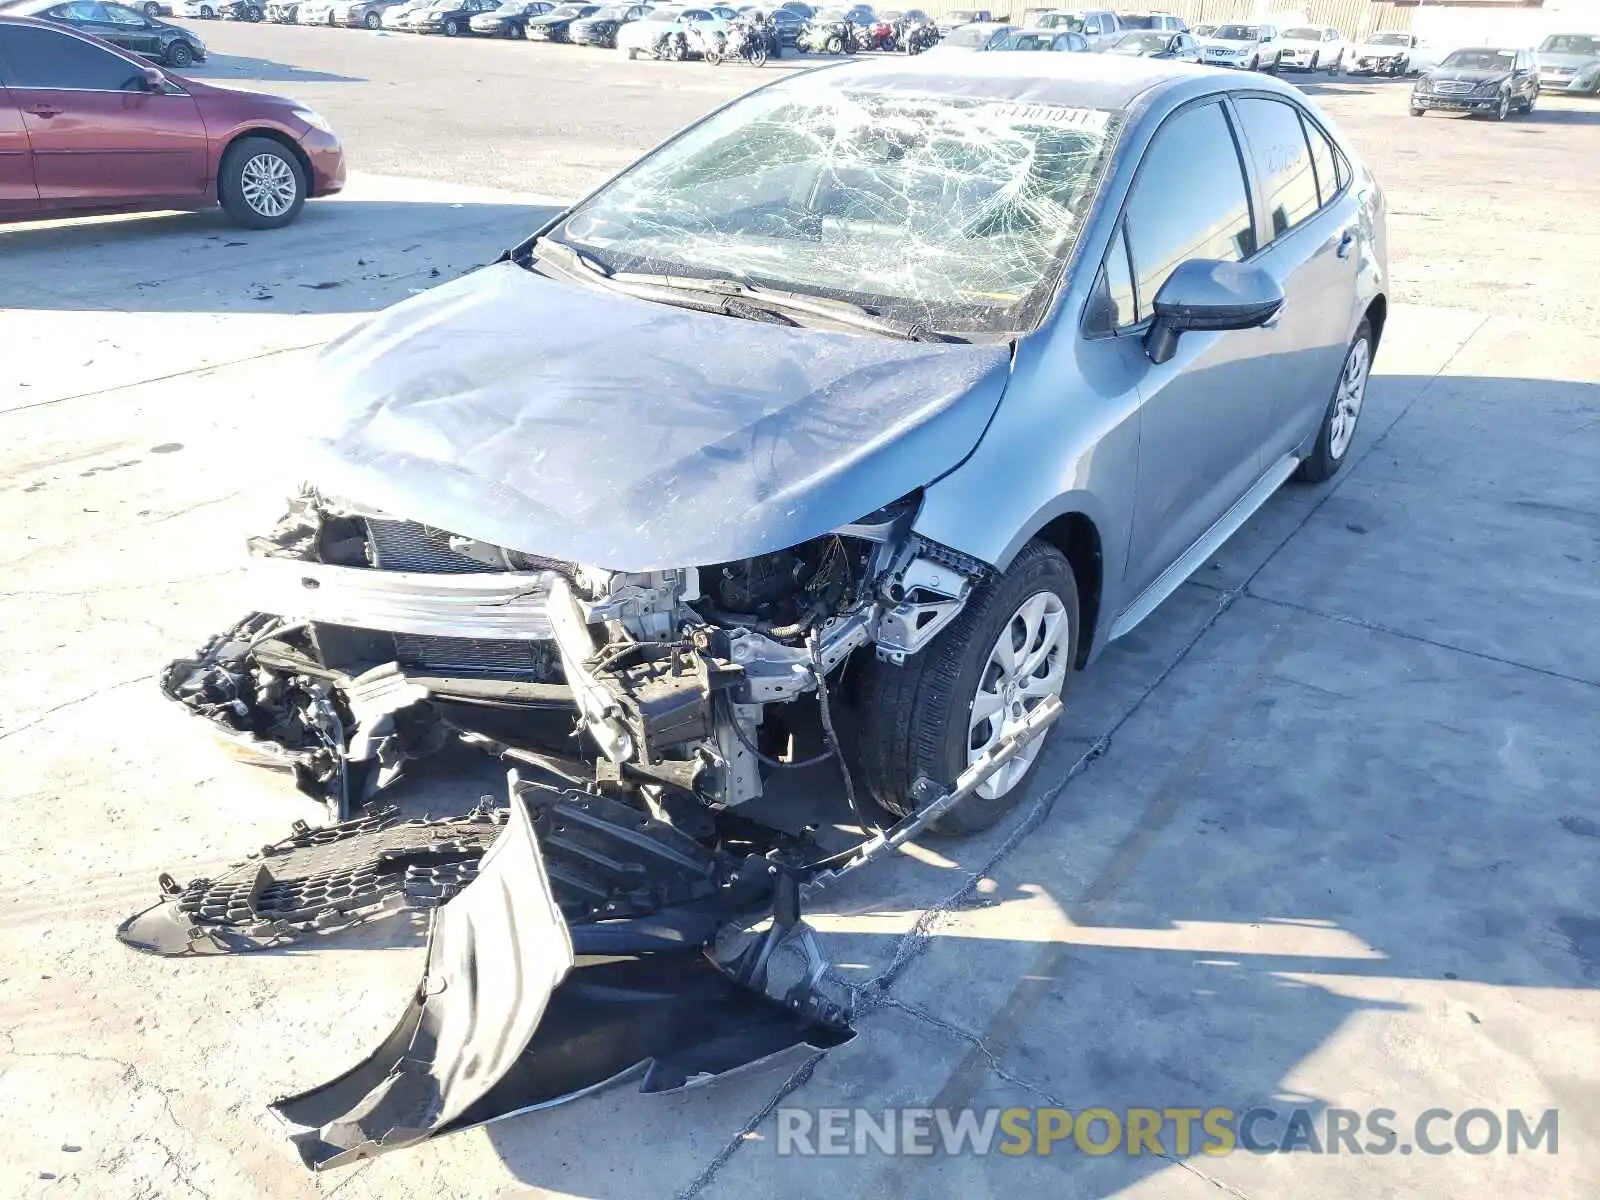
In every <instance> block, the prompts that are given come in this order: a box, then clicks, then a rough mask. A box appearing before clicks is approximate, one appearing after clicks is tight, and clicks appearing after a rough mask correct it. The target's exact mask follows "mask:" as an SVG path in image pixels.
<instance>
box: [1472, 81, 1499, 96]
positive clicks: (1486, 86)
mask: <svg viewBox="0 0 1600 1200" xmlns="http://www.w3.org/2000/svg"><path fill="white" fill-rule="evenodd" d="M1505 85H1506V81H1505V80H1504V79H1491V80H1490V81H1489V82H1488V83H1480V84H1479V85H1478V86H1477V87H1475V88H1473V89H1472V94H1473V95H1474V96H1493V95H1494V94H1495V93H1496V92H1498V91H1499V90H1500V89H1501V88H1503V87H1505Z"/></svg>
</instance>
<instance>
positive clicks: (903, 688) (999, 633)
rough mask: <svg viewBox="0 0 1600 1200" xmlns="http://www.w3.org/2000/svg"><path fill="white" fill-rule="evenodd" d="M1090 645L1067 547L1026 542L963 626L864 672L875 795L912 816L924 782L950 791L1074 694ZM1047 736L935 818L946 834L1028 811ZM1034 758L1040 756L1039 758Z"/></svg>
mask: <svg viewBox="0 0 1600 1200" xmlns="http://www.w3.org/2000/svg"><path fill="white" fill-rule="evenodd" d="M1079 640H1080V636H1079V627H1078V586H1077V581H1076V579H1075V578H1074V577H1073V574H1072V564H1070V563H1069V562H1068V561H1067V560H1066V557H1065V556H1064V555H1062V553H1061V552H1060V551H1059V550H1056V549H1055V548H1054V547H1052V546H1048V545H1046V544H1045V543H1043V542H1030V543H1028V545H1027V546H1025V547H1023V549H1022V552H1021V553H1020V554H1018V555H1017V557H1016V559H1015V561H1013V562H1012V564H1011V566H1010V567H1008V568H1007V569H1006V571H1005V572H1004V574H1001V575H998V576H995V577H992V578H990V579H989V580H987V581H985V582H984V583H982V584H980V585H979V586H978V587H977V589H976V590H975V591H974V592H973V594H972V596H971V597H970V598H969V599H968V601H967V606H966V608H965V609H963V610H962V612H961V615H960V616H959V617H957V618H956V620H955V622H954V623H953V624H952V625H951V626H950V627H949V628H948V629H946V630H944V631H943V632H942V633H940V634H939V635H938V636H937V637H936V638H934V640H933V642H932V643H931V644H930V645H928V646H926V647H925V648H924V649H923V650H922V652H921V653H920V654H917V655H914V656H912V657H911V658H908V659H907V660H906V661H905V663H904V664H903V665H901V666H898V667H897V666H894V665H893V664H891V663H884V662H879V661H877V660H873V661H871V662H869V663H868V664H867V666H866V668H865V670H864V671H863V672H862V676H861V694H860V713H859V733H860V737H859V748H858V755H857V757H858V766H859V768H860V772H861V775H862V778H863V779H864V780H865V782H866V784H867V786H868V787H869V788H870V789H871V790H872V794H873V795H874V796H875V797H876V798H877V800H878V803H880V804H882V805H883V806H884V807H885V808H886V809H888V810H889V811H890V812H893V813H897V814H899V815H902V816H905V815H909V814H910V813H912V812H914V811H915V810H916V808H917V801H916V800H915V799H914V798H913V794H912V788H913V786H914V785H915V783H916V782H917V780H918V779H919V778H921V777H923V776H926V777H927V778H929V779H931V780H932V781H933V782H934V783H936V784H938V785H940V786H941V787H949V786H950V784H951V783H952V782H953V781H954V780H955V778H956V776H957V775H959V774H960V773H961V772H962V771H964V770H965V769H966V768H967V765H968V763H969V762H970V761H971V760H972V758H974V757H975V756H976V755H977V753H978V752H979V751H980V750H981V749H982V748H983V747H984V746H986V745H990V744H992V743H993V742H994V741H995V739H996V738H998V737H999V735H1000V734H1001V732H1002V731H1003V730H1005V729H1006V728H1010V727H1014V723H1015V721H1016V720H1017V719H1019V718H1020V717H1021V716H1022V715H1023V714H1025V713H1026V712H1027V711H1029V710H1030V709H1032V708H1034V707H1036V706H1037V705H1038V704H1040V703H1042V702H1043V701H1044V699H1045V697H1047V696H1051V695H1054V696H1059V695H1060V694H1061V693H1062V691H1063V690H1064V689H1065V687H1066V684H1067V681H1068V679H1069V678H1070V675H1071V672H1072V671H1073V669H1074V664H1075V661H1076V656H1077V651H1078V643H1079ZM1043 740H1044V739H1042V738H1041V739H1038V740H1036V741H1034V742H1033V743H1031V744H1030V746H1029V747H1028V748H1027V751H1025V752H1024V754H1022V755H1019V756H1018V757H1017V758H1014V759H1013V760H1012V761H1011V762H1010V763H1008V764H1007V765H1006V766H1004V767H1002V768H1001V769H1000V771H999V772H998V773H997V774H995V775H993V776H991V777H990V778H989V780H988V781H987V783H985V785H984V787H983V788H982V789H980V790H979V791H978V792H977V793H975V794H974V795H972V796H970V797H968V798H967V799H966V800H964V801H962V802H961V803H960V804H958V805H957V806H956V807H955V808H954V809H952V810H951V811H950V812H949V813H947V814H946V815H945V816H943V817H941V818H940V819H939V820H938V821H937V822H935V823H934V825H933V826H932V828H933V829H934V830H935V831H936V832H938V833H945V834H962V833H974V832H976V831H978V830H980V829H987V828H988V827H989V826H991V825H993V824H995V823H996V822H997V821H999V820H1000V819H1001V818H1003V817H1004V816H1005V815H1006V814H1007V813H1008V812H1010V811H1011V810H1012V809H1013V808H1015V807H1016V805H1017V803H1018V801H1020V800H1021V799H1022V796H1023V793H1024V792H1025V791H1026V790H1027V785H1028V782H1029V780H1030V779H1032V777H1033V773H1034V771H1035V770H1037V769H1038V765H1039V762H1040V759H1041V755H1040V749H1041V745H1042V742H1043ZM1028 751H1031V753H1029V752H1028Z"/></svg>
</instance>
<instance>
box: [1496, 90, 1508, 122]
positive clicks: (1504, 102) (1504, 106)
mask: <svg viewBox="0 0 1600 1200" xmlns="http://www.w3.org/2000/svg"><path fill="white" fill-rule="evenodd" d="M1510 115H1511V93H1510V92H1507V93H1505V94H1504V95H1503V96H1501V97H1500V104H1499V106H1498V107H1497V108H1496V109H1495V110H1494V119H1495V120H1496V121H1504V120H1505V119H1506V118H1507V117H1509V116H1510Z"/></svg>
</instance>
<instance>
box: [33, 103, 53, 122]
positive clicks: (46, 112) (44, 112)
mask: <svg viewBox="0 0 1600 1200" xmlns="http://www.w3.org/2000/svg"><path fill="white" fill-rule="evenodd" d="M28 111H29V112H30V113H32V114H33V115H34V116H36V117H43V118H44V119H45V120H47V121H48V120H49V119H50V118H51V117H59V116H60V115H61V110H60V109H59V108H51V107H50V106H49V105H48V104H36V105H34V106H33V107H31V108H29V109H28Z"/></svg>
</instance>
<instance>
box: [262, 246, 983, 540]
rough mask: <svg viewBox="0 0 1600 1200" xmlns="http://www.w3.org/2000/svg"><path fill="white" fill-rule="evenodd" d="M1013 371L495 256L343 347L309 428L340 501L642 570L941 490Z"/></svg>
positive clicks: (979, 349)
mask: <svg viewBox="0 0 1600 1200" xmlns="http://www.w3.org/2000/svg"><path fill="white" fill-rule="evenodd" d="M1009 368H1010V353H1009V347H1007V346H1004V345H963V344H958V343H954V344H946V343H922V342H902V341H897V340H892V339H889V338H884V337H879V336H875V335H857V334H846V333H834V332H823V331H818V330H811V329H797V328H791V327H788V326H780V325H769V324H762V323H758V322H754V321H746V320H735V319H732V318H728V317H723V316H718V315H714V314H707V313H700V312H693V311H690V310H687V309H683V308H677V307H674V306H671V305H665V304H656V303H650V302H647V301H642V300H635V299H632V298H628V297H623V296H617V295H614V294H611V293H606V292H603V291H600V290H598V289H589V288H584V287H579V286H575V285H569V284H565V283H558V282H555V281H552V280H549V279H545V278H543V277H541V276H538V275H535V274H533V273H532V272H529V271H526V270H524V269H523V268H521V267H519V266H516V265H514V264H512V263H500V264H497V265H495V266H492V267H486V268H484V269H482V270H479V271H475V272H472V273H471V274H468V275H465V276H463V277H462V278H460V279H457V280H454V281H452V282H450V283H447V284H444V285H443V286H441V287H437V288H434V289H432V290H430V291H427V292H424V293H423V294H421V295H419V296H416V297H414V298H412V299H411V300H408V301H406V302H404V303H402V304H399V305H396V306H395V307H394V308H391V309H388V310H387V311H385V312H382V313H379V314H377V316H375V317H373V318H372V319H371V320H369V321H367V322H365V323H364V324H362V325H361V326H358V327H357V328H356V329H355V330H353V331H351V332H350V333H348V334H346V335H345V336H344V337H342V338H340V339H339V340H338V341H336V342H334V343H332V344H331V345H329V346H328V347H327V349H326V350H324V351H323V353H322V355H321V356H320V358H319V359H318V360H317V367H316V369H317V375H318V379H317V383H316V386H315V387H314V388H312V389H311V391H310V394H309V395H308V396H307V400H308V403H306V404H305V405H304V411H303V412H301V413H300V414H298V415H297V418H296V420H295V422H294V424H295V426H296V427H297V428H298V429H299V430H300V431H302V432H303V433H304V434H305V435H307V437H308V439H309V443H310V463H309V466H308V468H307V470H306V471H304V472H303V477H304V478H306V479H308V480H309V481H310V482H311V483H313V484H314V485H316V486H317V487H318V488H319V490H321V491H322V492H323V493H324V494H325V495H329V496H334V497H339V498H341V499H344V500H347V501H351V502H355V503H359V504H362V505H365V506H370V507H373V508H376V509H379V510H381V511H384V512H387V513H389V514H391V515H393V516H396V517H402V518H405V519H408V520H414V521H420V522H423V523H425V524H428V525H432V526H435V527H436V528H440V529H446V530H449V531H450V532H452V533H458V534H464V535H466V536H468V537H473V538H478V539H481V540H483V541H486V542H491V543H493V544H495V545H501V546H506V547H509V548H511V549H515V550H522V551H526V552H528V553H533V554H540V555H545V556H548V557H552V558H559V559H564V560H568V561H573V562H583V563H589V564H592V565H595V566H600V567H607V568H611V569H614V570H627V571H641V570H649V569H654V568H658V567H681V566H700V565H706V564H710V563H717V562H726V561H731V560H734V559H739V558H745V557H749V556H752V555H756V554H762V553H766V552H769V551H773V550H781V549H784V548H786V547H788V546H792V545H794V544H796V543H798V542H801V541H805V540H806V539H808V538H811V537H815V536H817V535H818V534H821V533H825V532H827V531H828V530H829V529H832V528H834V527H836V526H838V525H842V524H845V523H847V522H850V521H853V520H855V519H857V518H859V517H862V516H865V515H866V514H867V513H869V512H872V511H873V510H875V509H877V508H879V507H881V506H883V505H885V504H888V503H890V502H891V501H894V500H896V499H898V498H899V497H901V496H903V495H904V494H906V493H907V492H909V491H912V490H913V489H915V488H918V487H921V486H923V485H924V484H927V483H930V482H932V481H933V480H934V479H936V478H938V477H939V476H941V475H943V474H944V473H946V472H947V471H949V470H951V469H952V468H953V467H955V466H956V465H958V464H959V463H960V462H961V461H962V459H964V458H965V457H966V456H967V455H968V454H969V453H971V451H972V449H973V447H974V446H976V445H977V443H978V440H979V439H980V438H981V437H982V435H983V431H984V429H985V428H986V427H987V425H988V422H989V419H990V417H991V416H992V415H993V414H994V410H995V406H996V405H997V404H998V403H999V400H1000V396H1001V394H1002V392H1003V391H1004V388H1005V383H1006V380H1007V379H1008V378H1009ZM300 465H302V464H301V463H298V462H297V463H296V466H297V467H299V466H300Z"/></svg>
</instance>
